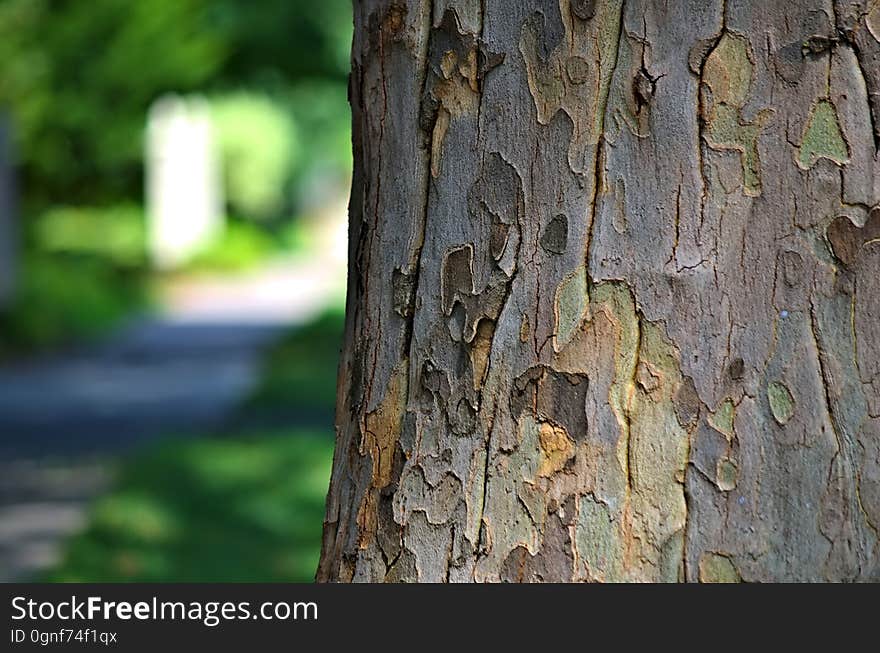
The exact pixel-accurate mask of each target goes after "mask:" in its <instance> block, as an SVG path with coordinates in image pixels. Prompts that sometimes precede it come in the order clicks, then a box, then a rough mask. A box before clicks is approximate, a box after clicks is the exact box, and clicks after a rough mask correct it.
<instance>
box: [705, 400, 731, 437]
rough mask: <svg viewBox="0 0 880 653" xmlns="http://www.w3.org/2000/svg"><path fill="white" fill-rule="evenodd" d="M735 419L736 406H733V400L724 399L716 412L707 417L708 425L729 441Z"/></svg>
mask: <svg viewBox="0 0 880 653" xmlns="http://www.w3.org/2000/svg"><path fill="white" fill-rule="evenodd" d="M735 417H736V406H734V405H733V400H732V399H725V400H724V401H722V402H721V405H720V406H719V407H718V410H716V411H715V412H714V413H712V414H711V415H710V416H709V424H711V425H712V427H713V428H714V429H715V430H717V431H718V432H720V433H723V434H724V435H725V436H727V438H728V439H730V438H732V437H733V421H734V418H735Z"/></svg>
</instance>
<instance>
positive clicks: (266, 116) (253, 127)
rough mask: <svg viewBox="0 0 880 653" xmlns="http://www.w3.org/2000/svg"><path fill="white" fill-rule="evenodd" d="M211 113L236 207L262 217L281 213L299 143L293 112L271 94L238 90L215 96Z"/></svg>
mask: <svg viewBox="0 0 880 653" xmlns="http://www.w3.org/2000/svg"><path fill="white" fill-rule="evenodd" d="M211 116H212V119H213V122H214V125H215V129H216V133H217V140H218V141H219V143H218V146H219V150H220V156H221V159H222V161H223V177H224V187H225V193H226V200H227V202H228V203H229V205H230V207H231V208H232V209H233V210H235V211H236V212H240V213H242V214H244V215H248V216H252V217H254V218H257V219H260V218H267V217H272V216H276V215H278V213H279V212H280V211H281V210H282V209H283V208H284V199H285V197H284V189H285V186H286V184H287V182H288V174H289V172H290V171H291V170H292V169H293V162H294V161H295V160H296V156H297V154H298V152H297V146H298V144H299V143H298V138H297V134H296V131H295V125H294V122H293V120H292V119H291V117H290V116H289V115H288V112H287V111H285V109H284V108H283V106H282V105H281V104H280V102H274V101H272V99H270V98H269V97H266V96H261V95H255V94H253V93H235V94H232V95H226V96H221V97H219V98H217V99H215V100H213V101H212V102H211Z"/></svg>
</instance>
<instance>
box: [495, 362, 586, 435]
mask: <svg viewBox="0 0 880 653" xmlns="http://www.w3.org/2000/svg"><path fill="white" fill-rule="evenodd" d="M588 390H589V381H588V380H587V377H586V376H584V375H579V374H567V373H564V372H557V371H556V370H554V369H552V368H549V367H546V366H543V365H539V366H536V367H532V368H530V369H529V370H527V371H526V372H524V373H523V374H522V375H520V376H519V377H518V378H517V379H516V380H515V381H514V386H513V394H512V395H511V399H510V409H511V412H512V413H513V415H514V416H516V417H520V416H522V415H533V416H535V417H536V418H537V419H538V420H541V421H543V422H546V423H548V424H555V425H558V426H560V427H561V428H562V429H563V431H564V433H565V435H566V437H571V438H574V439H575V440H579V441H580V440H584V439H585V438H586V437H587V406H586V402H587V392H588Z"/></svg>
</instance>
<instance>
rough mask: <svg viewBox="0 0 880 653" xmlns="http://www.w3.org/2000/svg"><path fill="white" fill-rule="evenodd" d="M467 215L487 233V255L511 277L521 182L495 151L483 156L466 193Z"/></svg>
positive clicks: (521, 206) (522, 202) (522, 204)
mask: <svg viewBox="0 0 880 653" xmlns="http://www.w3.org/2000/svg"><path fill="white" fill-rule="evenodd" d="M467 199H468V212H469V214H470V216H471V218H472V219H474V220H478V221H479V223H480V224H481V226H482V229H483V230H485V232H488V242H489V255H490V256H491V257H492V260H493V261H496V262H497V264H498V267H499V268H500V269H501V270H502V271H503V272H504V273H505V274H506V275H507V276H510V275H512V274H513V270H514V268H515V265H516V256H517V250H518V248H519V238H520V236H519V223H520V220H521V219H522V217H523V214H524V213H525V200H524V198H523V187H522V179H521V178H520V175H519V173H518V172H517V171H516V168H514V167H513V166H512V165H510V164H509V163H508V162H507V161H505V160H504V158H503V157H502V156H501V155H500V154H499V153H498V152H492V153H491V154H489V156H487V157H486V158H485V159H484V160H483V162H482V164H481V166H480V173H479V175H478V177H477V179H476V181H474V183H473V185H472V186H471V187H470V189H469V190H468V198H467Z"/></svg>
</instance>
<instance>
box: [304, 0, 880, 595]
mask: <svg viewBox="0 0 880 653" xmlns="http://www.w3.org/2000/svg"><path fill="white" fill-rule="evenodd" d="M725 7H726V9H725ZM355 12H356V15H355V25H356V30H355V33H356V35H355V40H354V50H353V57H352V63H353V72H352V76H351V87H350V93H351V103H352V109H353V112H354V153H355V176H354V190H353V193H352V198H351V250H350V251H351V258H350V261H351V267H350V279H349V298H348V322H347V333H346V342H345V347H344V352H343V360H342V367H341V370H340V377H339V378H340V386H339V396H338V404H337V405H338V416H337V429H338V443H337V450H336V459H335V463H334V471H333V480H332V484H331V488H330V495H329V499H328V507H327V518H326V525H325V535H324V549H323V556H322V561H321V565H320V569H319V571H318V578H319V580H340V581H349V580H355V581H361V580H364V581H382V580H386V581H414V580H419V581H473V580H477V581H497V580H512V581H540V580H544V581H570V580H605V581H661V580H663V581H665V580H669V581H675V580H687V581H696V580H700V581H736V580H747V581H762V580H763V581H769V580H869V579H872V580H880V545H878V529H880V461H878V456H880V453H878V452H880V320H878V314H880V278H878V269H880V204H878V202H880V155H878V145H880V42H878V38H880V3H878V2H876V1H873V0H872V1H870V2H866V1H865V0H862V1H857V0H836V1H835V2H833V3H832V1H831V0H825V1H819V0H812V1H808V2H782V1H779V2H766V1H765V0H743V1H742V2H735V3H734V2H727V3H725V2H723V1H722V0H714V1H712V2H691V3H684V2H669V3H667V2H659V1H656V0H642V1H637V0H626V1H625V2H621V1H620V0H604V1H603V0H598V1H591V0H560V2H558V4H557V3H556V2H552V1H546V2H528V1H526V0H515V1H512V0H505V1H504V2H495V1H491V0H490V1H488V2H478V1H477V0H434V2H419V1H417V0H408V1H407V2H403V1H402V0H398V1H395V2H385V1H378V0H373V1H364V2H357V3H355Z"/></svg>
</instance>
